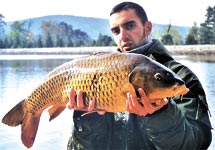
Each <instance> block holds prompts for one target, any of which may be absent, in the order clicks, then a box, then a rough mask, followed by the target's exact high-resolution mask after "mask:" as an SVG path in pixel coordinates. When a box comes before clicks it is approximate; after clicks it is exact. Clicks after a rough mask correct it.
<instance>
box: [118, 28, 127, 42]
mask: <svg viewBox="0 0 215 150" xmlns="http://www.w3.org/2000/svg"><path fill="white" fill-rule="evenodd" d="M127 37H128V33H127V31H126V30H125V29H121V30H120V34H119V39H120V40H122V41H124V40H126V39H127Z"/></svg>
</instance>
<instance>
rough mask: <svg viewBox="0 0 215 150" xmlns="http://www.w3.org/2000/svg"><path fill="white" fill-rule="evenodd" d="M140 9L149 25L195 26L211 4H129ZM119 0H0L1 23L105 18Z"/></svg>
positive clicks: (178, 0)
mask: <svg viewBox="0 0 215 150" xmlns="http://www.w3.org/2000/svg"><path fill="white" fill-rule="evenodd" d="M130 1H133V2H136V3H138V4H140V5H141V6H143V8H144V9H145V11H146V12H147V14H148V18H149V20H150V21H151V22H152V23H160V24H169V23H171V24H173V25H178V26H193V24H194V22H196V23H197V25H199V24H200V23H203V22H204V21H205V14H206V9H207V7H208V6H211V7H213V6H215V0H130ZM120 2H122V0H0V14H2V15H3V16H4V17H5V18H4V21H14V20H23V19H27V18H34V17H41V16H47V15H74V16H84V17H95V18H105V19H108V18H109V12H110V10H111V9H112V7H113V6H115V5H116V4H118V3H120Z"/></svg>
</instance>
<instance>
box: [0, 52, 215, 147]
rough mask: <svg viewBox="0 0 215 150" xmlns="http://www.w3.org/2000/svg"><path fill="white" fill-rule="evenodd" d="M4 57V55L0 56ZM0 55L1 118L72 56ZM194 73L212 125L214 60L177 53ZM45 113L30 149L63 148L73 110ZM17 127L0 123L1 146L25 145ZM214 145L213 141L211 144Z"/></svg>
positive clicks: (214, 91) (214, 84)
mask: <svg viewBox="0 0 215 150" xmlns="http://www.w3.org/2000/svg"><path fill="white" fill-rule="evenodd" d="M2 57H3V56H2ZM53 58H54V57H52V58H48V59H47V58H46V59H45V58H43V59H41V58H40V59H29V57H28V59H25V60H23V59H14V58H13V59H10V60H9V59H2V58H1V57H0V74H1V76H0V93H1V94H0V104H1V105H0V118H2V117H3V115H4V114H5V113H6V112H8V110H9V109H10V108H12V107H13V106H14V105H15V104H16V103H18V102H19V101H20V100H22V99H24V98H25V97H26V96H27V94H29V93H30V92H31V91H32V90H33V88H34V87H35V86H36V85H37V84H38V83H39V82H40V81H41V80H42V79H43V78H44V76H45V75H46V74H47V73H48V72H49V71H51V70H52V69H53V68H55V67H56V66H58V65H60V64H62V63H64V62H66V61H69V60H71V58H67V59H61V58H58V59H53ZM176 59H178V60H179V61H180V62H181V63H183V64H185V65H186V66H188V67H189V68H190V69H191V70H193V72H195V73H196V74H197V76H198V77H199V79H200V81H201V82H202V85H203V87H204V88H205V91H206V94H207V98H208V104H209V107H210V110H211V114H212V118H211V121H212V125H213V127H215V118H214V116H215V102H214V101H213V99H214V97H215V88H214V87H215V80H214V78H215V63H214V62H211V61H208V62H205V61H202V60H201V59H200V58H198V60H197V59H194V58H193V59H191V58H188V57H181V56H180V57H176ZM48 117H49V116H48V114H47V113H44V114H43V115H42V117H41V121H40V126H39V130H38V134H37V137H36V141H35V144H34V146H33V149H39V150H43V149H45V150H46V149H53V150H54V149H66V144H67V141H68V137H69V134H70V130H71V128H70V127H71V125H72V111H69V110H66V111H64V112H63V113H62V114H61V115H60V116H59V117H57V118H56V119H55V120H53V121H52V122H50V123H49V122H48V119H49V118H48ZM20 131H21V129H20V127H16V128H12V127H8V126H6V125H3V124H0V149H10V150H17V149H25V147H24V146H23V144H22V143H21V138H20ZM213 137H215V133H214V131H213ZM210 149H215V141H213V143H212V144H211V146H210Z"/></svg>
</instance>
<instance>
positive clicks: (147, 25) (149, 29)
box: [145, 21, 152, 36]
mask: <svg viewBox="0 0 215 150" xmlns="http://www.w3.org/2000/svg"><path fill="white" fill-rule="evenodd" d="M151 32H152V23H151V22H150V21H147V22H146V23H145V33H146V35H147V36H149V35H150V34H151Z"/></svg>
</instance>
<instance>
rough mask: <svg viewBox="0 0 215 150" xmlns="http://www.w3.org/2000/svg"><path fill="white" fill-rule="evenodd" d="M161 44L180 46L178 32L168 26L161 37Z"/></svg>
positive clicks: (180, 41)
mask: <svg viewBox="0 0 215 150" xmlns="http://www.w3.org/2000/svg"><path fill="white" fill-rule="evenodd" d="M161 42H162V43H163V44H164V45H173V44H175V45H178V44H181V43H182V40H181V35H180V33H179V31H178V30H176V29H175V28H173V27H172V26H171V24H169V25H168V28H167V30H166V33H165V34H164V35H163V36H162V37H161Z"/></svg>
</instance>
